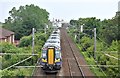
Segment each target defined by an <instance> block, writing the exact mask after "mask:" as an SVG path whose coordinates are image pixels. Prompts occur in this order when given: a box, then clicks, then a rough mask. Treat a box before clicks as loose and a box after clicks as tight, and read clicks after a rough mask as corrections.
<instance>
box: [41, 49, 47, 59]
mask: <svg viewBox="0 0 120 78" xmlns="http://www.w3.org/2000/svg"><path fill="white" fill-rule="evenodd" d="M42 57H43V58H46V57H47V56H46V51H45V50H43V51H42Z"/></svg>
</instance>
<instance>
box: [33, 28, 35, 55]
mask: <svg viewBox="0 0 120 78" xmlns="http://www.w3.org/2000/svg"><path fill="white" fill-rule="evenodd" d="M34 34H35V28H32V54H33V55H34V39H35V38H34Z"/></svg>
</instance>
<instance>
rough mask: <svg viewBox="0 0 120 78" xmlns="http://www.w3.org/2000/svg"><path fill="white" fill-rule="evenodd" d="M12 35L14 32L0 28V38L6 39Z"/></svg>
mask: <svg viewBox="0 0 120 78" xmlns="http://www.w3.org/2000/svg"><path fill="white" fill-rule="evenodd" d="M12 34H14V32H12V31H10V30H7V29H4V28H1V27H0V38H6V37H7V36H10V35H12Z"/></svg>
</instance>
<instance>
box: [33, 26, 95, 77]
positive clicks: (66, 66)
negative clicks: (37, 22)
mask: <svg viewBox="0 0 120 78" xmlns="http://www.w3.org/2000/svg"><path fill="white" fill-rule="evenodd" d="M60 31H61V48H62V51H61V52H62V68H61V70H60V71H59V72H58V73H57V74H46V73H44V71H43V70H42V69H41V68H40V67H36V68H35V71H34V73H33V78H37V77H38V78H60V77H59V76H65V77H68V78H74V77H77V78H86V77H91V78H92V77H93V76H94V75H93V73H91V71H90V70H89V67H87V66H86V67H84V66H80V65H87V63H86V62H85V60H84V57H83V56H82V55H81V54H80V53H79V49H78V48H77V47H76V46H75V43H74V42H73V41H72V40H71V38H70V37H69V36H68V34H67V31H66V30H65V29H64V28H61V29H60ZM37 66H39V64H38V65H37Z"/></svg>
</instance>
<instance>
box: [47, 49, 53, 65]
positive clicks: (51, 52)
mask: <svg viewBox="0 0 120 78" xmlns="http://www.w3.org/2000/svg"><path fill="white" fill-rule="evenodd" d="M48 64H54V50H53V49H48Z"/></svg>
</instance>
